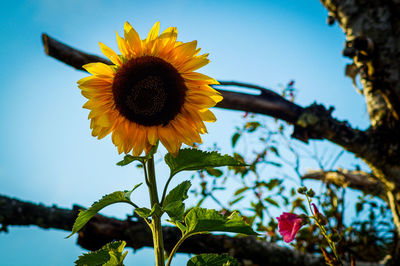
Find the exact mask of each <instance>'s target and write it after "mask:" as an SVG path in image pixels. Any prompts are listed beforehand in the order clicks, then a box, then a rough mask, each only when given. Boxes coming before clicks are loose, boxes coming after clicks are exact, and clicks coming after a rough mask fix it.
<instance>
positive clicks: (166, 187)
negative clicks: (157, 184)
mask: <svg viewBox="0 0 400 266" xmlns="http://www.w3.org/2000/svg"><path fill="white" fill-rule="evenodd" d="M172 177H173V175H170V176H169V178H168V180H167V183H165V187H164V191H163V194H162V196H161V206H163V204H164V200H165V195H166V194H167V189H168V185H169V182H171V180H172Z"/></svg>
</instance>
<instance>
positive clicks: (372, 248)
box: [192, 81, 394, 261]
mask: <svg viewBox="0 0 400 266" xmlns="http://www.w3.org/2000/svg"><path fill="white" fill-rule="evenodd" d="M281 89H282V95H283V96H284V97H287V98H288V99H289V100H291V101H293V100H294V98H295V96H296V90H295V89H294V82H292V81H291V82H289V83H288V84H286V85H285V86H282V87H281ZM241 124H242V125H241V126H237V127H236V132H233V134H232V137H231V146H232V149H233V154H234V157H235V158H236V159H238V160H240V161H242V162H243V163H247V164H248V165H249V167H236V168H230V169H229V170H230V171H223V172H222V174H221V173H218V175H216V174H214V173H212V172H211V173H210V172H209V171H205V170H203V171H200V172H199V173H198V175H194V176H192V179H193V180H194V181H193V183H194V184H195V183H199V184H200V185H199V186H197V187H196V189H195V190H194V191H193V193H194V195H195V196H197V199H198V206H201V205H202V204H203V203H204V202H205V201H206V200H210V201H214V202H215V203H216V204H218V205H219V206H220V208H221V209H222V210H223V211H224V212H225V213H226V214H229V213H232V212H233V211H235V210H239V211H240V212H241V214H242V215H243V218H244V219H245V220H246V221H247V222H249V223H250V224H252V225H253V228H254V229H255V230H256V231H258V232H259V233H260V234H261V235H262V237H263V238H264V239H265V240H266V241H271V242H277V243H280V242H281V241H282V238H281V236H280V235H279V233H278V223H277V220H276V216H277V215H276V214H275V213H280V212H282V210H288V211H290V212H301V213H308V210H307V207H306V205H307V202H306V201H305V200H304V199H303V198H301V197H299V196H298V194H297V193H296V188H297V187H299V186H303V184H304V182H305V181H304V180H303V179H302V175H303V173H304V170H305V169H304V167H303V165H304V164H306V163H307V164H310V163H313V164H314V165H315V167H316V168H319V169H321V170H335V167H338V166H339V163H340V159H341V158H342V157H343V154H344V152H343V150H337V148H336V149H333V151H331V152H324V153H323V154H318V151H317V150H316V148H315V146H313V145H311V147H309V146H308V147H307V146H305V145H303V144H301V143H299V142H296V141H293V140H291V139H290V135H289V134H290V133H291V132H292V130H291V128H290V126H288V125H287V124H285V123H282V122H280V121H277V120H273V119H265V118H263V117H260V116H256V115H254V114H251V113H245V114H244V116H243V118H242V121H241ZM335 150H337V151H335ZM306 161H307V162H306ZM359 167H360V166H359V165H355V169H356V170H358V169H359ZM309 184H312V186H315V185H316V182H315V181H313V182H310V183H309ZM226 187H235V190H234V192H233V194H231V196H230V197H228V196H227V195H226ZM348 191H349V189H348V188H343V187H338V186H336V185H334V184H330V183H322V184H320V189H319V190H318V193H316V197H315V200H316V201H317V202H318V206H321V207H322V210H321V211H322V212H323V213H324V214H325V216H326V218H327V220H328V221H329V224H328V225H327V227H326V230H327V233H328V234H330V235H331V234H335V235H337V236H338V238H339V241H338V242H337V249H338V252H339V254H340V256H341V257H344V258H345V259H346V260H347V261H350V259H351V258H352V257H354V258H355V259H359V260H363V261H377V260H381V259H383V258H384V257H385V256H386V254H388V253H389V252H390V250H391V249H392V246H393V236H394V231H393V230H394V229H393V225H392V223H391V217H390V213H389V212H388V207H387V204H386V203H385V202H383V201H382V200H381V199H379V198H376V197H371V196H366V195H360V196H358V198H357V200H354V201H353V200H352V202H346V198H348V197H349V196H347V197H346V192H348ZM222 193H224V194H222ZM354 193H356V192H354V191H352V193H347V194H354ZM221 195H223V196H221ZM222 199H229V200H222ZM274 214H275V215H274ZM345 215H348V216H349V215H353V216H356V217H354V218H352V219H346V220H348V221H350V222H347V223H346V222H345ZM291 245H292V246H293V247H294V248H295V249H297V250H300V251H303V252H309V253H320V252H321V248H323V249H328V250H329V245H328V243H327V242H326V241H325V240H324V238H323V237H322V236H321V235H320V234H319V230H318V227H317V226H316V225H313V224H307V225H305V226H303V227H302V229H301V230H300V231H299V233H298V235H297V237H296V241H295V242H293V243H291ZM366 250H368V252H366Z"/></svg>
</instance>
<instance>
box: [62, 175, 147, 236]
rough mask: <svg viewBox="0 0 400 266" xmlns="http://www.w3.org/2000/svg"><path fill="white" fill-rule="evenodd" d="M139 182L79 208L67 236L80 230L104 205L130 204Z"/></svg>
mask: <svg viewBox="0 0 400 266" xmlns="http://www.w3.org/2000/svg"><path fill="white" fill-rule="evenodd" d="M141 184H142V183H140V184H137V185H136V186H135V187H134V188H133V189H132V190H125V191H115V192H113V193H111V194H108V195H105V196H103V197H102V198H101V199H100V200H99V201H96V202H95V203H93V204H92V206H90V208H89V209H87V210H81V211H80V212H79V215H78V217H77V218H76V220H75V223H74V226H73V227H72V232H71V234H70V235H69V236H67V238H69V237H71V236H72V235H73V234H75V233H76V232H78V231H79V230H81V229H82V227H83V226H84V225H85V224H86V223H87V222H88V221H89V220H90V219H91V218H92V217H93V216H94V215H95V214H96V213H98V212H99V211H100V210H101V209H103V208H104V207H107V206H109V205H111V204H114V203H118V202H126V203H129V204H132V201H131V200H130V197H131V194H132V192H133V191H134V190H135V189H136V188H138V187H139V186H140V185H141Z"/></svg>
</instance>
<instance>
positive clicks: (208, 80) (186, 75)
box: [182, 72, 219, 84]
mask: <svg viewBox="0 0 400 266" xmlns="http://www.w3.org/2000/svg"><path fill="white" fill-rule="evenodd" d="M182 77H183V78H185V79H189V80H199V81H204V82H206V83H207V84H219V83H218V81H216V80H215V79H213V78H211V77H209V76H206V75H204V74H201V73H197V72H189V73H183V74H182Z"/></svg>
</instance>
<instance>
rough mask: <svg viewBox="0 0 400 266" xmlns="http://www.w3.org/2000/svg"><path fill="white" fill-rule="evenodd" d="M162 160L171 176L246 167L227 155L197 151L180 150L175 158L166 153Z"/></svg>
mask: <svg viewBox="0 0 400 266" xmlns="http://www.w3.org/2000/svg"><path fill="white" fill-rule="evenodd" d="M164 159H165V162H166V163H167V164H168V166H169V168H170V169H171V176H172V175H175V174H177V173H178V172H180V171H189V170H201V169H204V168H208V167H220V166H246V164H244V163H243V162H241V161H239V160H237V159H235V158H233V157H231V156H229V155H221V154H220V153H218V152H216V151H213V152H205V151H201V150H197V149H182V150H180V151H179V153H178V156H177V157H176V158H174V157H173V156H172V155H171V154H169V153H168V154H167V155H165V158H164Z"/></svg>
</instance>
